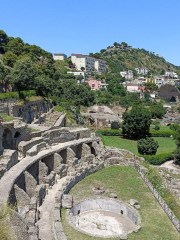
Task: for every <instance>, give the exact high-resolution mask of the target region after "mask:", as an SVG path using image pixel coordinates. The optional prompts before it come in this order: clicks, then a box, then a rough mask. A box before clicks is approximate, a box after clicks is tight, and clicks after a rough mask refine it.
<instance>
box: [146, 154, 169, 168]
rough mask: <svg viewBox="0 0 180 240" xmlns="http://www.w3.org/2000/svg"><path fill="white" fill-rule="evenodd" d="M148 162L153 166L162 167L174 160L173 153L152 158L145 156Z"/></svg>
mask: <svg viewBox="0 0 180 240" xmlns="http://www.w3.org/2000/svg"><path fill="white" fill-rule="evenodd" d="M142 157H143V158H144V159H145V160H146V161H147V162H149V163H150V164H153V165H161V164H163V163H164V162H166V161H168V160H171V159H172V158H173V155H172V153H161V154H158V155H154V156H150V155H143V156H142Z"/></svg>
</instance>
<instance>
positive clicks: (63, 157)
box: [59, 149, 67, 164]
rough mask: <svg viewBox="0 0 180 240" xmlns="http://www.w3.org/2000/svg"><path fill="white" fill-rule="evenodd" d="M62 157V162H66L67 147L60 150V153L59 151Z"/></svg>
mask: <svg viewBox="0 0 180 240" xmlns="http://www.w3.org/2000/svg"><path fill="white" fill-rule="evenodd" d="M59 154H60V155H61V157H62V159H63V164H66V163H67V149H64V150H62V151H61V152H60V153H59Z"/></svg>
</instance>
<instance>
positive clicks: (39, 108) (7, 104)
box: [0, 99, 53, 123]
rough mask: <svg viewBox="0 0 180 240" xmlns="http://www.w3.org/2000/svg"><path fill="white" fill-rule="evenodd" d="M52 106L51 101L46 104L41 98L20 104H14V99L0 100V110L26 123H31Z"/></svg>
mask: <svg viewBox="0 0 180 240" xmlns="http://www.w3.org/2000/svg"><path fill="white" fill-rule="evenodd" d="M52 107H53V105H52V103H47V104H46V103H45V102H44V101H43V100H38V101H34V102H29V103H27V104H25V105H22V106H21V105H18V104H16V101H15V100H14V99H8V100H6V99H5V100H2V99H1V100H0V112H2V113H5V114H7V115H10V116H13V117H19V118H22V119H23V121H24V122H26V123H32V122H33V121H34V120H35V119H38V118H39V117H40V115H41V114H43V113H47V112H48V111H49V110H50V109H51V108H52Z"/></svg>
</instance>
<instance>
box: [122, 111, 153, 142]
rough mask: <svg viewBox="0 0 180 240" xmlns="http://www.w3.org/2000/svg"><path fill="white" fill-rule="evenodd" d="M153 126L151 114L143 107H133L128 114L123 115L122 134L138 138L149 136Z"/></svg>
mask: <svg viewBox="0 0 180 240" xmlns="http://www.w3.org/2000/svg"><path fill="white" fill-rule="evenodd" d="M150 124H151V113H150V111H149V110H148V109H146V108H142V107H133V108H132V110H131V111H130V112H129V113H128V112H125V113H123V124H122V133H123V134H125V135H127V136H129V137H132V138H138V137H143V136H146V135H148V134H149V130H150Z"/></svg>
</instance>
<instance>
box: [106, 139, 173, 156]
mask: <svg viewBox="0 0 180 240" xmlns="http://www.w3.org/2000/svg"><path fill="white" fill-rule="evenodd" d="M102 139H103V141H104V143H105V146H110V147H117V148H122V149H126V150H129V151H131V152H132V153H134V154H136V155H138V149H137V141H136V140H131V139H126V138H122V137H118V136H102ZM154 140H155V141H158V144H159V148H158V150H157V153H156V155H157V154H161V153H169V152H173V151H174V150H175V149H176V143H175V140H173V139H172V138H168V137H154Z"/></svg>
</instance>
